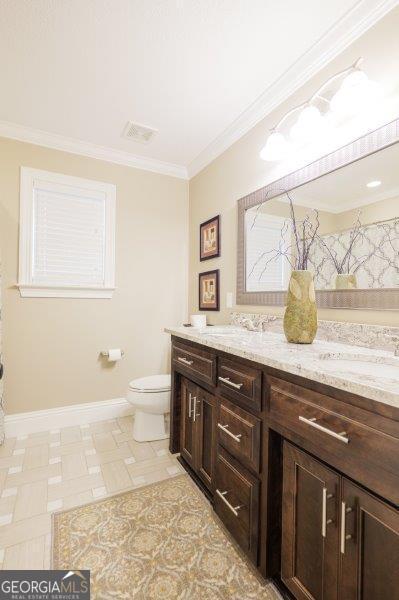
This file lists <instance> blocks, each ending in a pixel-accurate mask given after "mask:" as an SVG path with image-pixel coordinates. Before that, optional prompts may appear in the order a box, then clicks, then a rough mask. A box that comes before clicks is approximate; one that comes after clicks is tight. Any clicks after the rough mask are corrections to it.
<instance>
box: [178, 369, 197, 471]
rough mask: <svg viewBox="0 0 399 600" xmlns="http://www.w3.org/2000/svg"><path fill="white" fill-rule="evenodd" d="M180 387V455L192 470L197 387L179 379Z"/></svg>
mask: <svg viewBox="0 0 399 600" xmlns="http://www.w3.org/2000/svg"><path fill="white" fill-rule="evenodd" d="M180 386H181V388H180V401H181V429H180V435H181V438H180V453H181V455H182V457H183V458H184V460H185V461H186V462H187V463H188V464H189V465H190V467H192V468H193V469H194V468H195V462H196V438H195V430H196V427H195V420H194V412H193V411H194V404H195V403H196V399H197V386H196V385H195V384H194V383H192V382H191V381H189V380H188V379H186V378H185V377H182V378H181V383H180Z"/></svg>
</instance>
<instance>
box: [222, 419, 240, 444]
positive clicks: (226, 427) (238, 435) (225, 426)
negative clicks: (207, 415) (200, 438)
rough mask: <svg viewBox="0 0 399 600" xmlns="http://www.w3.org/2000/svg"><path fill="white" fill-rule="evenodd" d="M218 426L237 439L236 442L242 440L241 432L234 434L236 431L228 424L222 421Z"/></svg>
mask: <svg viewBox="0 0 399 600" xmlns="http://www.w3.org/2000/svg"><path fill="white" fill-rule="evenodd" d="M218 427H219V429H221V430H222V431H224V432H225V433H227V435H229V436H230V437H231V438H233V440H235V441H236V442H241V437H242V434H241V433H237V435H234V433H231V431H229V430H228V425H222V424H221V423H218Z"/></svg>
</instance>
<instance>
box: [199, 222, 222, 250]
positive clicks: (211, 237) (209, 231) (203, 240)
mask: <svg viewBox="0 0 399 600" xmlns="http://www.w3.org/2000/svg"><path fill="white" fill-rule="evenodd" d="M218 256H220V215H218V216H217V217H213V218H212V219H209V220H208V221H205V223H201V225H200V260H209V259H210V258H217V257H218Z"/></svg>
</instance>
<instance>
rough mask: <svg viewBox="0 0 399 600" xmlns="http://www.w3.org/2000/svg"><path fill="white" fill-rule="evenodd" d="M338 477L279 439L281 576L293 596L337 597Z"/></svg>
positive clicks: (326, 599)
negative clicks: (282, 448) (281, 447)
mask: <svg viewBox="0 0 399 600" xmlns="http://www.w3.org/2000/svg"><path fill="white" fill-rule="evenodd" d="M339 482H340V480H339V475H338V474H337V473H335V472H334V471H332V470H330V469H328V468H327V467H325V466H324V465H323V464H322V463H319V462H318V461H317V460H315V459H314V458H312V457H311V456H309V455H308V454H306V453H305V452H302V451H301V450H298V449H297V448H296V447H294V446H292V445H291V444H289V443H287V442H285V443H284V453H283V515H282V566H281V577H282V580H283V581H284V583H285V585H286V586H287V587H288V588H289V590H290V591H291V592H292V593H293V594H294V596H295V598H297V599H298V600H305V599H306V600H309V599H313V598H314V599H315V600H336V599H337V598H338V542H339V536H338V530H339V528H338V508H339ZM345 600H347V599H346V598H345Z"/></svg>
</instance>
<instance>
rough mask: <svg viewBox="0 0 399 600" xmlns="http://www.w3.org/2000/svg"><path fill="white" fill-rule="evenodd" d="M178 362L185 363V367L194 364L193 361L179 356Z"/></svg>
mask: <svg viewBox="0 0 399 600" xmlns="http://www.w3.org/2000/svg"><path fill="white" fill-rule="evenodd" d="M177 360H178V361H180V362H181V363H183V364H184V365H192V364H193V362H194V361H193V360H187V358H185V357H184V356H178V357H177Z"/></svg>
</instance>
